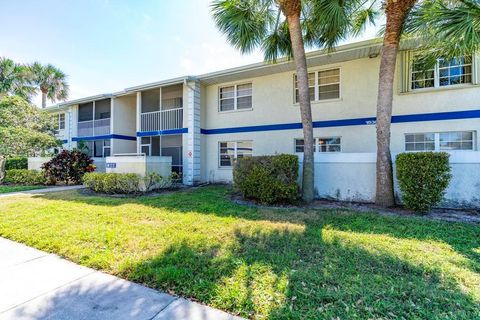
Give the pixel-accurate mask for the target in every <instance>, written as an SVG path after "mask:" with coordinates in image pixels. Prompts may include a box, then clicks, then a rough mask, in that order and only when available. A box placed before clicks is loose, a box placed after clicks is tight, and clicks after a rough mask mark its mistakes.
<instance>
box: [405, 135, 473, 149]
mask: <svg viewBox="0 0 480 320" xmlns="http://www.w3.org/2000/svg"><path fill="white" fill-rule="evenodd" d="M450 132H452V133H453V132H471V133H472V149H471V150H444V149H441V148H440V134H442V133H450ZM415 134H433V135H434V143H435V148H434V150H407V135H415ZM403 148H404V150H405V152H429V151H431V152H472V151H476V150H477V132H476V131H475V130H455V131H438V132H408V133H405V134H404V135H403Z"/></svg>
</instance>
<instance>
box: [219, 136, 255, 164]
mask: <svg viewBox="0 0 480 320" xmlns="http://www.w3.org/2000/svg"><path fill="white" fill-rule="evenodd" d="M218 146H219V153H218V154H219V165H220V167H231V166H233V164H234V162H235V160H236V159H239V158H243V157H251V156H252V152H253V149H252V141H226V142H220V143H219V144H218Z"/></svg>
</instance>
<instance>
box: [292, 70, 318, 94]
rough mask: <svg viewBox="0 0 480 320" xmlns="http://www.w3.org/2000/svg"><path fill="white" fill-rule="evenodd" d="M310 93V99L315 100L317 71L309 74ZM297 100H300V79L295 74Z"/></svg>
mask: <svg viewBox="0 0 480 320" xmlns="http://www.w3.org/2000/svg"><path fill="white" fill-rule="evenodd" d="M308 94H309V95H310V101H314V100H315V72H310V73H309V74H308ZM295 101H298V81H297V76H296V75H295Z"/></svg>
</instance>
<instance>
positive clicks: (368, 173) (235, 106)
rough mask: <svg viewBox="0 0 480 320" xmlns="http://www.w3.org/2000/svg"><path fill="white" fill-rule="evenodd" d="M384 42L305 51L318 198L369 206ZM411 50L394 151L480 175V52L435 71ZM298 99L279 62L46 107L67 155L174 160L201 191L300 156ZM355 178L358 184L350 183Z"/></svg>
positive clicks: (289, 68)
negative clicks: (253, 166) (276, 159)
mask: <svg viewBox="0 0 480 320" xmlns="http://www.w3.org/2000/svg"><path fill="white" fill-rule="evenodd" d="M380 46H381V44H380V42H378V41H376V40H370V41H363V42H358V43H353V44H348V45H344V46H339V47H338V48H337V49H336V50H335V52H333V53H328V52H324V51H314V52H310V53H308V54H307V63H308V67H309V84H310V97H311V101H312V114H313V121H314V124H313V126H314V136H315V152H316V167H315V169H316V173H315V174H316V181H318V183H317V182H316V187H317V193H318V195H319V196H329V197H334V198H339V199H347V200H369V199H370V198H371V196H372V194H373V193H374V190H372V188H374V182H373V184H372V181H371V180H372V174H373V181H374V174H375V173H374V167H375V166H374V162H375V150H376V140H375V139H376V136H375V109H376V98H377V86H378V72H379V64H380V58H379V51H380ZM413 54H414V52H413V51H412V50H411V49H410V48H408V47H402V51H401V52H400V53H399V56H398V64H397V72H396V79H395V82H396V85H395V88H396V90H395V93H394V101H393V114H394V115H393V118H392V122H393V124H392V145H391V147H392V152H393V153H399V152H404V151H423V150H432V151H448V152H451V153H452V158H451V160H452V163H456V162H455V161H459V163H461V164H462V168H463V169H462V170H459V172H458V175H461V174H462V171H465V170H464V168H465V167H464V166H465V165H467V164H468V165H472V166H474V167H471V168H476V169H480V164H479V161H477V159H480V158H479V157H478V152H477V151H478V147H479V145H478V139H477V131H478V130H479V128H480V86H479V84H480V55H478V54H472V55H471V56H466V57H458V58H457V59H452V60H449V61H447V60H442V59H440V60H439V61H438V63H437V65H436V66H435V68H434V69H432V70H428V71H426V72H425V71H420V70H419V69H418V66H416V65H415V62H414V56H413ZM296 97H297V90H296V80H295V66H294V64H293V62H291V61H281V62H279V63H277V64H268V63H258V64H253V65H248V66H244V67H239V68H234V69H228V70H222V71H218V72H213V73H209V74H203V75H199V76H185V77H180V78H176V79H170V80H165V81H160V82H156V83H151V84H147V85H141V86H137V87H132V88H126V89H124V90H122V91H119V92H115V93H111V94H106V95H99V96H94V97H88V98H84V99H79V100H75V101H69V102H66V103H61V104H58V105H56V106H53V107H50V108H49V109H48V110H49V111H50V112H54V113H57V114H58V117H59V128H60V131H59V137H61V139H63V140H64V147H65V148H72V147H74V146H76V144H77V143H78V142H79V141H84V143H86V144H87V145H88V147H89V150H90V151H89V152H90V153H91V155H92V156H93V157H95V159H96V162H97V163H99V164H101V160H100V159H101V158H102V157H106V156H113V155H121V154H134V153H135V154H145V155H146V156H147V157H149V156H169V157H172V170H174V171H177V172H179V173H181V174H183V181H184V183H186V184H194V183H199V182H226V181H227V182H228V181H231V179H232V164H233V161H234V159H236V158H240V157H244V156H250V155H265V154H275V153H294V154H298V155H299V156H300V157H301V153H302V151H303V139H302V129H301V122H300V112H299V106H298V103H297V102H296V99H297V98H296ZM372 164H373V165H372ZM469 168H470V167H469ZM99 169H100V170H102V165H99ZM359 171H361V172H362V174H357V173H356V172H359ZM474 176H475V178H478V177H479V176H478V175H474ZM458 177H459V179H460V176H458ZM355 178H356V179H359V181H357V183H356V187H349V186H347V182H348V183H349V184H350V185H351V182H352V179H354V180H355ZM464 178H465V179H467V180H468V181H470V180H471V179H474V177H473V176H472V175H469V176H468V177H463V178H462V179H464ZM467 180H459V182H458V183H460V184H462V183H467V182H466V181H467ZM455 183H457V182H455V181H454V182H452V184H453V187H452V188H456V187H455ZM471 184H472V186H475V188H479V187H478V186H476V182H475V183H474V182H473V181H472V182H471ZM478 184H479V186H480V181H478ZM477 191H480V190H476V189H475V190H470V191H469V192H471V193H472V194H473V193H474V192H477ZM451 192H454V190H453V189H452V191H451ZM452 197H453V198H455V197H456V199H457V200H458V202H462V201H463V202H465V201H467V200H465V199H464V198H462V197H460V196H452ZM470 198H471V197H470ZM470 198H469V199H470ZM457 200H455V201H457Z"/></svg>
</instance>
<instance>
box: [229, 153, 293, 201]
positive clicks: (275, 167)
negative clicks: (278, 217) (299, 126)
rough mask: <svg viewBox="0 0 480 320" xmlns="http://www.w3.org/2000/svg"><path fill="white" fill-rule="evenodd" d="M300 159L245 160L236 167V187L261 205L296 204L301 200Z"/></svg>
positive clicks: (266, 157) (234, 178)
mask: <svg viewBox="0 0 480 320" xmlns="http://www.w3.org/2000/svg"><path fill="white" fill-rule="evenodd" d="M297 178H298V157H297V156H295V155H289V154H280V155H274V156H259V157H245V158H241V159H238V161H237V162H236V164H235V166H234V168H233V184H234V188H235V189H236V190H237V191H239V192H240V193H242V195H243V197H244V198H246V199H253V200H257V201H259V202H261V203H266V204H273V203H292V202H294V201H295V200H297V199H298V194H299V187H298V184H297Z"/></svg>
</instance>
